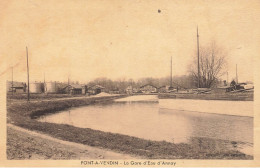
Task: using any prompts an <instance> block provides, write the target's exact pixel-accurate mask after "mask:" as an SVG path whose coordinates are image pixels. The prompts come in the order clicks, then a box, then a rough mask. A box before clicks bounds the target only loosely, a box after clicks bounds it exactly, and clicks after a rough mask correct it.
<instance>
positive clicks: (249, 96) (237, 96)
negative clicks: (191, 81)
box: [158, 92, 254, 101]
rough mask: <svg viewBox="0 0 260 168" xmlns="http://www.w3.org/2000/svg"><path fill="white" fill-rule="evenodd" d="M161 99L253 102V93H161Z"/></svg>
mask: <svg viewBox="0 0 260 168" xmlns="http://www.w3.org/2000/svg"><path fill="white" fill-rule="evenodd" d="M158 97H159V98H160V99H200V100H233V101H253V100H254V93H253V92H240V93H239V92H238V93H209V94H178V93H175V94H174V93H161V94H159V95H158Z"/></svg>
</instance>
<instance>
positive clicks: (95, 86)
mask: <svg viewBox="0 0 260 168" xmlns="http://www.w3.org/2000/svg"><path fill="white" fill-rule="evenodd" d="M89 88H90V89H104V87H103V86H100V85H94V86H90V87H89Z"/></svg>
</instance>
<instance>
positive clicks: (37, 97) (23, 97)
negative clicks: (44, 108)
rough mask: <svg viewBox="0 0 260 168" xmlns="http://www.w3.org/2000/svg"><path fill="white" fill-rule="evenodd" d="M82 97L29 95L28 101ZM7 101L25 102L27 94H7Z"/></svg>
mask: <svg viewBox="0 0 260 168" xmlns="http://www.w3.org/2000/svg"><path fill="white" fill-rule="evenodd" d="M82 96H84V95H81V94H80V95H71V94H44V93H30V99H32V100H46V99H54V98H69V97H82ZM6 97H7V99H15V100H27V93H14V94H11V93H8V94H7V95H6Z"/></svg>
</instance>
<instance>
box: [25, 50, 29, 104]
mask: <svg viewBox="0 0 260 168" xmlns="http://www.w3.org/2000/svg"><path fill="white" fill-rule="evenodd" d="M26 56H27V82H28V91H27V93H28V95H27V101H30V80H29V63H28V48H27V46H26Z"/></svg>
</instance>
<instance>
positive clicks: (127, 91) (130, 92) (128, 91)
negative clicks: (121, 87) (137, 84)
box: [125, 86, 133, 94]
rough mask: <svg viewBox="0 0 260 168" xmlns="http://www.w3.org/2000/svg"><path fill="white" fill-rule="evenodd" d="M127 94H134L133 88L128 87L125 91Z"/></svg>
mask: <svg viewBox="0 0 260 168" xmlns="http://www.w3.org/2000/svg"><path fill="white" fill-rule="evenodd" d="M125 92H126V94H133V86H127V88H126V89H125Z"/></svg>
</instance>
